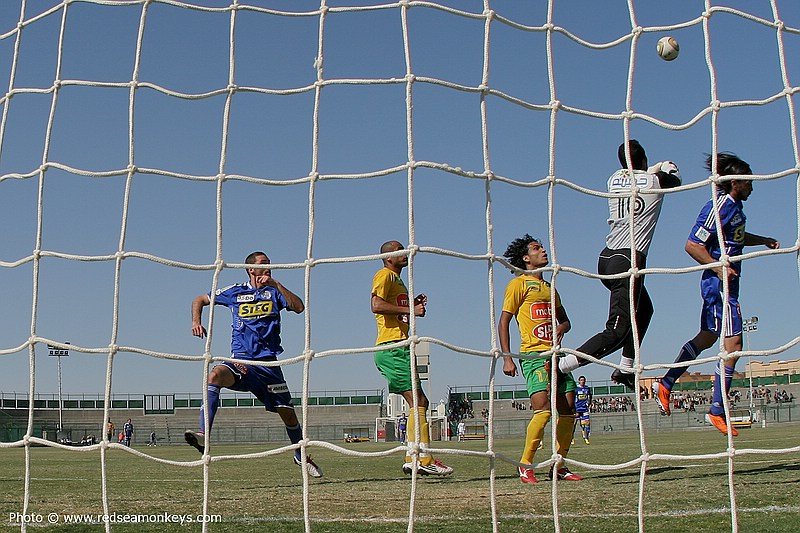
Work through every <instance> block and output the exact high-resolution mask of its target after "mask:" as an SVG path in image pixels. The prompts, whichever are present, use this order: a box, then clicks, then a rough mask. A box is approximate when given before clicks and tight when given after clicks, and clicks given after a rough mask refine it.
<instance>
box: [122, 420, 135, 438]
mask: <svg viewBox="0 0 800 533" xmlns="http://www.w3.org/2000/svg"><path fill="white" fill-rule="evenodd" d="M122 431H123V432H124V433H125V435H127V436H129V437H130V436H131V435H133V424H131V423H130V422H125V425H124V426H123V427H122Z"/></svg>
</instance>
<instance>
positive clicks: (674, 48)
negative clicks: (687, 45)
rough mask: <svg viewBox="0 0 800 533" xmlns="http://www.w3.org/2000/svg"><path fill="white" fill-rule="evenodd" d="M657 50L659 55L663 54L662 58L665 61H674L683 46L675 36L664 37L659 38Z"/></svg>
mask: <svg viewBox="0 0 800 533" xmlns="http://www.w3.org/2000/svg"><path fill="white" fill-rule="evenodd" d="M656 50H658V55H659V56H661V59H663V60H664V61H672V60H673V59H675V58H676V57H678V53H679V52H680V50H681V47H680V46H679V45H678V41H676V40H675V38H674V37H662V38H661V39H659V40H658V44H656Z"/></svg>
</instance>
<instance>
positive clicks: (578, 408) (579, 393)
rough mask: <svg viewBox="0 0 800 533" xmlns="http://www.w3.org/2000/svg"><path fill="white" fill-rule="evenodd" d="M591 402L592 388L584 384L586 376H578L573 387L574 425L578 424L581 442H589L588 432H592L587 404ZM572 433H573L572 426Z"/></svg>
mask: <svg viewBox="0 0 800 533" xmlns="http://www.w3.org/2000/svg"><path fill="white" fill-rule="evenodd" d="M591 404H592V388H591V387H587V386H586V376H581V377H579V378H578V386H577V387H575V425H578V424H580V426H581V435H582V436H583V442H585V443H586V444H589V434H590V433H591V432H592V422H591V420H590V419H589V406H590V405H591ZM572 433H573V434H574V433H575V429H574V428H573V430H572Z"/></svg>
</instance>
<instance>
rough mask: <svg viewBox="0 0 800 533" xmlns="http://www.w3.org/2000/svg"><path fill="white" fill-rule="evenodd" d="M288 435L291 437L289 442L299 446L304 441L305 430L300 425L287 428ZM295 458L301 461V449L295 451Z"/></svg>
mask: <svg viewBox="0 0 800 533" xmlns="http://www.w3.org/2000/svg"><path fill="white" fill-rule="evenodd" d="M286 434H287V435H288V436H289V440H290V441H291V442H292V444H297V443H298V442H300V441H301V440H303V428H302V427H301V426H300V424H296V425H294V426H286ZM294 456H295V457H297V459H298V460H300V448H298V449H296V450H295V451H294Z"/></svg>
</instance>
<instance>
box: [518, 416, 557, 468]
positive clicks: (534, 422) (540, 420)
mask: <svg viewBox="0 0 800 533" xmlns="http://www.w3.org/2000/svg"><path fill="white" fill-rule="evenodd" d="M549 421H550V411H546V410H542V411H534V412H533V417H531V421H530V422H528V431H527V433H526V434H525V448H523V450H522V459H520V460H519V462H520V463H522V464H526V465H529V464H533V455H534V454H535V453H536V449H537V448H538V447H539V443H541V442H542V436H544V427H545V426H546V425H547V423H548V422H549Z"/></svg>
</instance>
